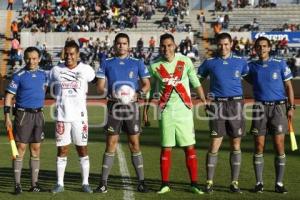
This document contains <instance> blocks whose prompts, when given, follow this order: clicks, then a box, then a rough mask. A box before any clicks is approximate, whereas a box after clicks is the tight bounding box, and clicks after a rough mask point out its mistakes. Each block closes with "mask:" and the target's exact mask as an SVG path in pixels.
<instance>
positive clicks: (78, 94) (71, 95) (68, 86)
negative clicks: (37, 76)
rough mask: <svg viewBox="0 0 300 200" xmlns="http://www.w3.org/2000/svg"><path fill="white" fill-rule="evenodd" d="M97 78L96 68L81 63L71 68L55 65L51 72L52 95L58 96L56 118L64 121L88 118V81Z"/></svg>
mask: <svg viewBox="0 0 300 200" xmlns="http://www.w3.org/2000/svg"><path fill="white" fill-rule="evenodd" d="M94 78H95V71H94V69H93V68H92V67H91V66H89V65H86V64H83V63H79V64H78V65H77V66H76V67H75V68H73V69H69V68H68V67H66V66H65V65H64V64H62V65H59V66H55V67H53V68H52V69H51V71H50V74H49V81H50V84H49V85H50V88H51V95H52V96H53V97H55V98H56V113H55V114H56V120H57V121H64V122H73V121H79V120H80V121H82V120H87V109H86V94H87V92H88V82H91V81H92V80H94Z"/></svg>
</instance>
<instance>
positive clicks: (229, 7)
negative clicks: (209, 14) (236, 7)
mask: <svg viewBox="0 0 300 200" xmlns="http://www.w3.org/2000/svg"><path fill="white" fill-rule="evenodd" d="M227 10H228V11H232V10H233V2H232V0H227Z"/></svg>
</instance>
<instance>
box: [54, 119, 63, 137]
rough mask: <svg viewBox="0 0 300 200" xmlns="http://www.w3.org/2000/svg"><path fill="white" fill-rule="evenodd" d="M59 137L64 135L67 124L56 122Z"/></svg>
mask: <svg viewBox="0 0 300 200" xmlns="http://www.w3.org/2000/svg"><path fill="white" fill-rule="evenodd" d="M55 132H56V133H57V134H58V135H62V134H64V132H65V124H64V123H63V122H56V131H55Z"/></svg>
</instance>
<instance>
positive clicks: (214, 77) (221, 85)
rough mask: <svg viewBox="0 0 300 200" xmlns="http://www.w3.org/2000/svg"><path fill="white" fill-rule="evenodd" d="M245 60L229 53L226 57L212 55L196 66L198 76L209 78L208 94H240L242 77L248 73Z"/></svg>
mask: <svg viewBox="0 0 300 200" xmlns="http://www.w3.org/2000/svg"><path fill="white" fill-rule="evenodd" d="M248 71H249V68H248V64H247V61H246V60H245V59H243V58H241V57H239V56H236V55H230V56H229V57H228V58H227V59H222V58H221V57H213V58H209V59H207V60H205V61H204V62H203V63H202V65H200V67H199V68H198V76H199V77H200V78H206V77H207V76H209V78H210V96H212V97H234V96H242V95H243V89H242V77H243V76H246V75H247V74H248Z"/></svg>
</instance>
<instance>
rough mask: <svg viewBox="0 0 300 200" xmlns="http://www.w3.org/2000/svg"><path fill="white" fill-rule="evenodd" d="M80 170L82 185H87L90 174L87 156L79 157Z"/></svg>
mask: <svg viewBox="0 0 300 200" xmlns="http://www.w3.org/2000/svg"><path fill="white" fill-rule="evenodd" d="M79 160H80V169H81V176H82V185H88V184H89V174H90V159H89V156H85V157H80V159H79Z"/></svg>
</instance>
